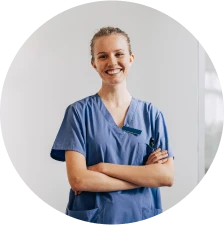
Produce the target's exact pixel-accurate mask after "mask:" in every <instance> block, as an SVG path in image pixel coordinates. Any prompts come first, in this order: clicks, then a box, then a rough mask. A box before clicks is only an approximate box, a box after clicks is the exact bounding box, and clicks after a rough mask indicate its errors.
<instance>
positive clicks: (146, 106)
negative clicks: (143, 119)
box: [133, 98, 162, 119]
mask: <svg viewBox="0 0 224 225" xmlns="http://www.w3.org/2000/svg"><path fill="white" fill-rule="evenodd" d="M133 99H134V100H135V101H136V102H137V109H138V110H141V111H142V112H144V114H147V115H150V116H151V117H152V118H154V119H156V118H158V117H159V116H160V115H161V114H162V112H161V111H160V109H159V108H158V107H157V106H156V105H154V104H153V103H152V102H148V101H144V100H140V99H137V98H133Z"/></svg>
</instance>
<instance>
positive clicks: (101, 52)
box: [97, 49, 124, 55]
mask: <svg viewBox="0 0 224 225" xmlns="http://www.w3.org/2000/svg"><path fill="white" fill-rule="evenodd" d="M118 51H124V50H123V49H117V50H115V51H114V52H118ZM102 53H106V52H98V53H97V55H99V54H102Z"/></svg>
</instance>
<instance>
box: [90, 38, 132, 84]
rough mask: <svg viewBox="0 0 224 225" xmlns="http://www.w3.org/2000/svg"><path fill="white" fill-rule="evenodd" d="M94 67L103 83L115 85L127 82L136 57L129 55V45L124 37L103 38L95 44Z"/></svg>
mask: <svg viewBox="0 0 224 225" xmlns="http://www.w3.org/2000/svg"><path fill="white" fill-rule="evenodd" d="M93 50H94V51H93V52H94V62H92V66H93V67H94V68H95V69H96V71H97V72H98V73H99V75H100V77H101V78H102V80H103V82H104V83H106V84H108V85H115V84H118V83H121V82H123V81H125V80H126V79H125V78H126V77H127V75H128V70H129V67H130V66H131V64H132V61H133V59H134V55H133V54H132V55H130V54H129V49H128V43H127V41H126V38H125V37H124V36H123V35H119V34H112V35H110V36H102V37H99V38H97V39H96V40H95V42H94V49H93Z"/></svg>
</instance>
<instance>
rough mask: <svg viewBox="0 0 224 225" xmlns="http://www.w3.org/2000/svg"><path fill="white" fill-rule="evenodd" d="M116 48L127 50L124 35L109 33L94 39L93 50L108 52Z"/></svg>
mask: <svg viewBox="0 0 224 225" xmlns="http://www.w3.org/2000/svg"><path fill="white" fill-rule="evenodd" d="M117 49H123V50H128V43H127V39H126V37H124V36H123V35H121V34H111V35H109V36H102V37H99V38H97V39H96V40H95V43H94V52H95V53H96V54H97V53H98V52H110V51H115V50H117Z"/></svg>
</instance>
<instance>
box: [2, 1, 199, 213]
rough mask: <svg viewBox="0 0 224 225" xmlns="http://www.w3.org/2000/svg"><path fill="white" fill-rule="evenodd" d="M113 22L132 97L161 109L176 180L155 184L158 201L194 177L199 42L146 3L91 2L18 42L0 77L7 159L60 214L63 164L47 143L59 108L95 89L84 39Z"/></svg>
mask: <svg viewBox="0 0 224 225" xmlns="http://www.w3.org/2000/svg"><path fill="white" fill-rule="evenodd" d="M108 25H112V26H118V27H120V28H121V29H123V30H125V31H126V32H127V33H128V34H129V36H130V38H131V43H132V50H133V52H134V54H135V61H134V63H133V65H132V68H131V71H130V74H129V77H128V89H129V91H130V93H131V94H132V96H134V97H135V98H139V99H142V100H146V101H149V102H152V103H153V104H154V105H156V106H157V107H158V108H159V109H160V110H161V111H162V112H163V113H164V115H165V118H166V122H167V126H168V131H169V136H170V142H171V146H172V148H173V151H174V154H175V184H174V186H173V187H171V188H162V197H163V208H164V209H168V208H170V207H172V206H174V205H175V204H176V203H178V202H179V201H180V200H182V199H183V198H184V197H185V196H187V195H188V194H189V193H190V192H191V191H192V190H193V188H194V187H195V186H196V185H197V180H198V151H197V150H198V149H197V148H198V143H199V141H200V140H199V135H200V134H199V126H198V116H199V115H198V113H199V111H198V108H199V104H200V99H198V98H199V93H198V92H199V90H198V86H199V82H200V80H199V72H198V71H199V69H198V63H199V60H198V54H199V53H198V42H197V40H196V39H195V38H194V37H193V36H192V35H191V34H190V33H189V32H188V31H187V30H186V29H185V28H183V27H182V26H181V25H180V24H178V23H177V22H176V21H174V20H173V19H171V18H169V17H168V16H166V15H164V14H162V13H160V12H158V11H156V10H153V9H151V8H149V7H146V6H141V5H138V4H133V3H127V2H97V3H91V4H86V5H83V6H79V7H76V8H73V9H70V10H68V11H65V12H64V13H62V14H60V15H58V16H56V17H54V18H53V19H51V20H50V21H48V22H46V23H45V24H44V25H43V26H41V27H40V28H39V29H38V30H37V31H36V32H35V33H34V34H33V35H31V37H30V38H29V39H28V40H27V41H26V42H25V43H24V45H23V46H22V47H21V49H20V51H19V52H18V54H17V55H16V57H15V59H14V60H13V62H12V65H11V67H10V69H9V72H8V75H7V77H6V80H5V84H4V88H3V92H2V99H1V124H2V132H3V138H4V141H5V145H6V148H7V150H8V154H9V156H10V158H11V160H12V163H13V165H14V166H15V168H16V170H17V171H18V173H19V175H20V176H21V177H22V179H23V180H24V182H25V183H26V184H27V185H28V186H29V187H30V188H31V190H33V192H34V193H35V194H37V195H38V196H39V197H40V198H41V199H43V200H44V201H45V202H46V203H48V204H49V205H51V206H52V207H54V208H56V209H58V210H60V211H61V212H63V213H64V211H65V207H66V204H67V201H68V192H69V184H68V181H67V175H66V167H65V163H62V162H57V161H54V160H52V159H51V158H50V156H49V154H50V150H51V147H52V144H53V142H54V139H55V137H56V134H57V132H58V129H59V126H60V124H61V122H62V119H63V116H64V112H65V108H66V106H68V105H69V104H71V103H73V102H74V101H76V100H79V99H81V98H83V97H86V96H88V95H91V94H95V93H96V92H97V91H98V89H99V88H100V84H101V82H100V79H99V76H98V74H96V72H95V71H94V70H93V69H92V67H91V66H90V54H89V41H90V39H91V37H92V35H93V34H94V32H95V30H96V29H98V28H100V27H102V26H108Z"/></svg>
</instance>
